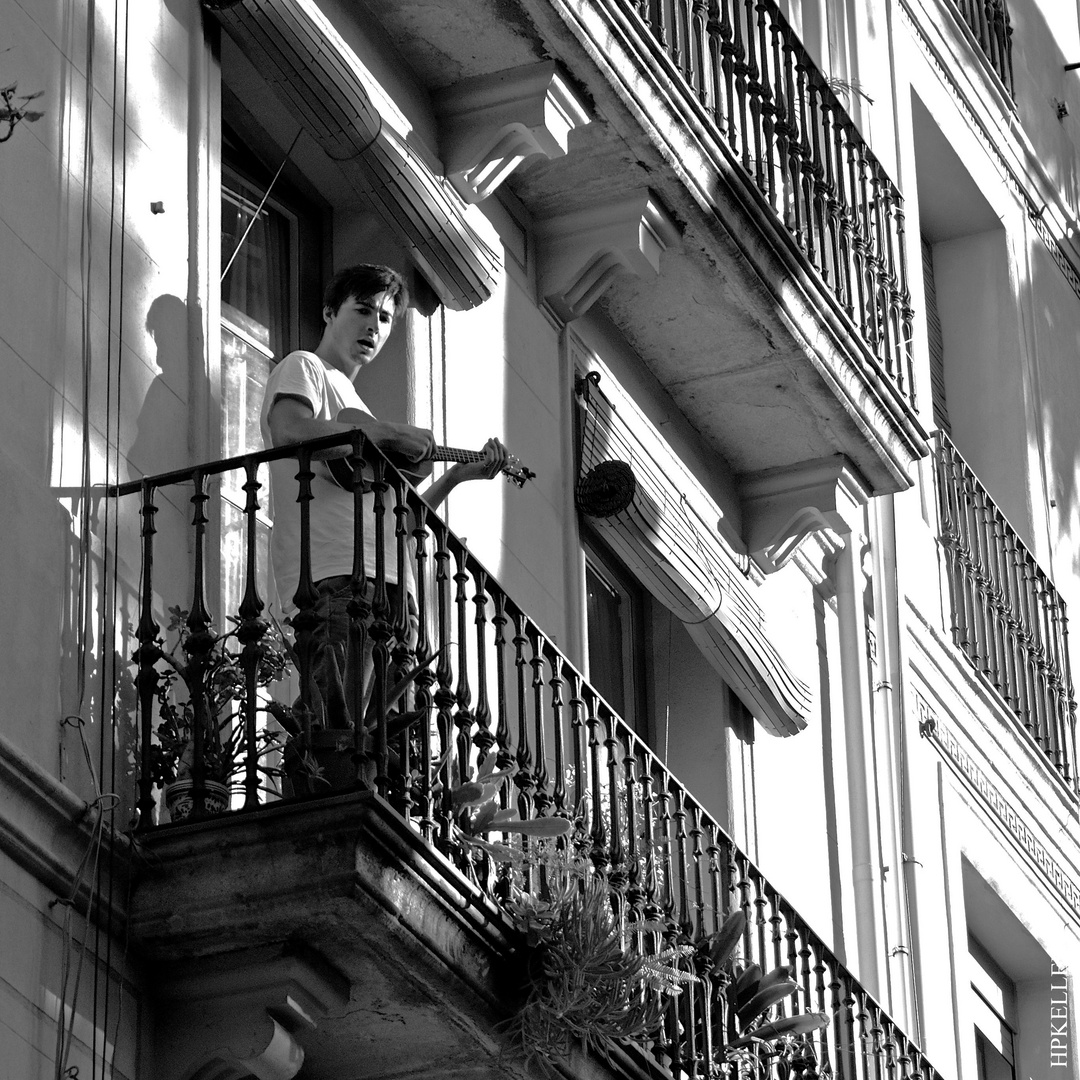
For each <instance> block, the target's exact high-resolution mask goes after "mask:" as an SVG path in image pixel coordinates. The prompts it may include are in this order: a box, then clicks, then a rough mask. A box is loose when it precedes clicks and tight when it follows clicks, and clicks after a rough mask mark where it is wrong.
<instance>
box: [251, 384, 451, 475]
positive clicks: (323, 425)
mask: <svg viewBox="0 0 1080 1080" xmlns="http://www.w3.org/2000/svg"><path fill="white" fill-rule="evenodd" d="M267 426H268V427H269V428H270V438H271V439H272V440H273V443H274V445H275V446H287V445H288V444H289V443H296V442H304V441H305V440H306V439H317V438H319V437H321V436H324V435H336V434H338V433H340V432H348V431H354V430H355V429H356V428H359V429H360V430H361V431H362V432H363V433H364V435H365V437H366V438H368V439H370V440H371V441H372V442H373V443H374V444H375V445H376V446H377V447H379V449H380V450H382V451H384V452H386V453H391V454H396V455H398V456H399V457H401V458H403V459H404V460H405V461H413V462H419V461H423V460H425V459H426V458H430V457H431V454H432V451H433V450H434V448H435V438H434V436H433V435H432V434H431V432H430V431H428V429H427V428H419V427H414V426H413V425H412V424H394V423H390V422H388V421H385V420H376V419H375V417H373V416H371V415H370V414H369V413H366V412H363V411H362V410H360V409H342V410H341V412H340V413H339V414H338V419H336V420H317V419H316V418H315V415H314V412H313V411H312V408H311V406H310V405H309V404H308V403H307V402H306V401H301V400H300V399H299V398H293V397H279V398H278V399H277V400H276V401H275V402H274V404H273V405H272V406H271V407H270V413H269V415H268V416H267ZM348 452H349V448H348V446H341V447H332V448H331V449H329V450H327V451H324V452H322V453H320V454H319V456H320V457H344V456H345V455H346V454H347V453H348Z"/></svg>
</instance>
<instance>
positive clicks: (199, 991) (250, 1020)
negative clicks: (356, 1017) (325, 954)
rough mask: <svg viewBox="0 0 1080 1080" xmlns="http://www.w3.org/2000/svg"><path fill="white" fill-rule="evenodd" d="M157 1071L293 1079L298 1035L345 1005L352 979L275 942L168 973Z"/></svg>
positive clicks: (188, 1079) (193, 1076)
mask: <svg viewBox="0 0 1080 1080" xmlns="http://www.w3.org/2000/svg"><path fill="white" fill-rule="evenodd" d="M163 975H164V978H163V981H162V983H161V984H160V988H159V990H158V991H157V996H158V997H159V998H160V999H161V1000H162V1004H163V1006H164V1008H163V1009H162V1015H163V1016H165V1015H167V1016H168V1020H167V1022H164V1023H162V1024H161V1025H160V1026H159V1029H158V1030H159V1032H160V1034H159V1037H158V1042H157V1045H156V1046H155V1058H156V1066H157V1068H156V1071H155V1075H156V1076H159V1077H163V1078H165V1080H247V1078H248V1077H252V1076H254V1077H257V1078H258V1080H292V1078H293V1077H294V1076H296V1074H297V1073H298V1072H299V1071H300V1068H301V1066H302V1065H303V1064H304V1050H303V1047H302V1046H301V1045H300V1042H299V1041H298V1039H297V1035H298V1034H299V1033H300V1032H302V1031H303V1030H305V1029H307V1030H312V1029H314V1028H315V1026H316V1024H317V1022H318V1021H319V1020H320V1019H321V1018H322V1017H323V1016H325V1015H326V1014H327V1013H328V1012H329V1011H331V1010H332V1009H341V1008H344V1006H345V1005H346V1004H348V1000H349V986H348V982H347V980H346V979H345V978H344V977H343V976H342V975H340V974H339V973H338V972H336V971H334V970H333V969H332V968H330V966H329V965H328V964H327V963H326V962H325V961H324V960H322V958H321V957H319V956H316V955H314V954H312V955H304V954H300V953H297V952H295V951H294V952H292V953H282V952H281V951H280V950H274V949H257V950H251V951H248V952H243V953H229V954H227V955H225V956H224V957H219V958H215V959H214V960H211V961H204V962H196V963H194V964H192V965H190V966H185V967H184V968H183V969H178V970H175V971H166V972H163Z"/></svg>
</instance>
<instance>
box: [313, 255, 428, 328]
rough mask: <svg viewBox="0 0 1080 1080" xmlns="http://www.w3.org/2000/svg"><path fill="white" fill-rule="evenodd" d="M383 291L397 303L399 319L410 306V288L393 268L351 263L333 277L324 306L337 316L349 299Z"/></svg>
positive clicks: (396, 314) (395, 309)
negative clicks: (353, 264)
mask: <svg viewBox="0 0 1080 1080" xmlns="http://www.w3.org/2000/svg"><path fill="white" fill-rule="evenodd" d="M381 292H384V293H386V294H387V297H388V298H389V299H390V301H391V302H392V303H393V305H394V317H395V318H396V317H397V316H398V315H400V314H401V312H402V311H404V310H405V308H407V307H408V306H409V288H408V286H407V285H406V284H405V279H404V278H403V277H402V276H401V275H400V274H399V273H398V272H397V271H396V270H395V269H393V267H390V266H379V265H377V264H375V263H361V264H360V265H359V266H347V267H345V269H344V270H339V271H338V272H337V273H336V274H335V275H334V276H333V277H332V278H331V279H330V284H329V285H327V286H326V292H325V293H324V294H323V308H324V309H325V308H329V309H330V310H331V311H332V312H333V313H334V314H335V315H336V314H337V312H338V309H339V308H340V307H341V305H342V304H344V303H345V302H346V301H347V300H349V299H353V300H367V299H368V298H369V297H371V296H375V295H377V294H378V293H381Z"/></svg>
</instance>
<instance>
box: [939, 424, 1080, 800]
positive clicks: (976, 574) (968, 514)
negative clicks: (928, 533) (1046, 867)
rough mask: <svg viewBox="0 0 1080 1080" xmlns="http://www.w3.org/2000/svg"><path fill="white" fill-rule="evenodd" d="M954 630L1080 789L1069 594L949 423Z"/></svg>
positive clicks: (947, 503) (946, 464)
mask: <svg viewBox="0 0 1080 1080" xmlns="http://www.w3.org/2000/svg"><path fill="white" fill-rule="evenodd" d="M934 461H935V466H936V476H937V491H938V511H939V520H940V530H941V531H940V537H941V543H942V547H943V549H944V552H945V565H946V569H947V573H948V580H949V597H950V600H951V609H950V610H951V614H952V627H951V629H952V636H953V641H954V642H955V643H956V645H957V647H958V648H960V650H961V651H962V652H963V653H964V655H965V656H966V657H967V659H968V660H969V661H970V662H971V664H972V666H973V667H974V668H975V670H976V671H978V672H979V674H980V675H981V676H982V677H983V679H985V680H986V682H987V683H988V684H989V685H990V686H992V687H993V688H994V689H995V690H996V691H997V692H998V694H1000V696H1001V698H1002V700H1003V701H1004V702H1005V703H1006V705H1007V706H1008V707H1009V709H1010V710H1011V711H1012V713H1013V715H1014V716H1015V717H1016V719H1017V721H1018V723H1019V726H1020V727H1021V728H1022V729H1023V731H1024V732H1026V733H1027V735H1028V736H1029V737H1030V738H1031V739H1032V740H1034V742H1035V744H1036V745H1037V746H1038V747H1039V749H1040V750H1041V751H1042V753H1043V755H1044V756H1045V757H1046V759H1047V761H1048V762H1049V763H1050V765H1051V766H1052V767H1053V769H1054V771H1055V772H1056V773H1057V775H1058V776H1059V777H1060V778H1061V781H1062V783H1063V784H1064V785H1065V786H1066V788H1067V789H1068V790H1069V792H1070V793H1071V794H1073V795H1074V796H1075V795H1076V794H1077V776H1076V702H1075V700H1074V698H1073V685H1072V674H1071V672H1070V668H1069V638H1068V619H1067V618H1066V615H1065V602H1064V600H1062V598H1061V596H1060V594H1059V593H1058V591H1057V589H1056V588H1055V586H1054V583H1053V582H1052V581H1051V580H1050V578H1049V577H1048V576H1047V574H1046V573H1045V572H1044V571H1043V570H1042V568H1041V567H1040V566H1039V564H1038V562H1036V560H1035V557H1034V556H1033V555H1032V554H1031V552H1030V551H1029V550H1028V549H1027V547H1026V546H1025V544H1024V542H1023V541H1022V540H1021V539H1020V537H1019V536H1017V534H1016V531H1015V530H1014V529H1013V527H1012V526H1011V525H1010V524H1009V522H1008V521H1007V520H1006V518H1005V515H1004V514H1002V512H1001V511H1000V510H999V509H998V507H997V506H996V504H995V503H994V500H993V499H992V498H991V497H990V495H989V494H988V492H987V491H986V489H985V488H984V487H983V486H982V484H981V483H979V479H978V477H977V476H976V475H975V473H974V472H973V471H972V470H971V468H970V466H968V464H967V462H965V461H964V459H963V457H961V455H960V452H959V451H958V450H957V449H956V447H955V446H953V444H952V442H951V441H950V439H949V438H948V436H947V435H945V433H944V432H941V431H939V432H938V433H937V436H936V446H935V458H934Z"/></svg>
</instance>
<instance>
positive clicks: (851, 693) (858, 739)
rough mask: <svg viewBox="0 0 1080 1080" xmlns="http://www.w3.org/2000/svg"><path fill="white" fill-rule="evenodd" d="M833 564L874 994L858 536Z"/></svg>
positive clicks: (860, 915)
mask: <svg viewBox="0 0 1080 1080" xmlns="http://www.w3.org/2000/svg"><path fill="white" fill-rule="evenodd" d="M843 539H844V547H843V550H842V551H841V552H840V553H839V555H838V556H837V560H836V609H837V621H838V623H839V631H840V680H841V684H842V689H843V703H844V745H845V751H846V756H847V779H848V806H849V808H850V815H851V848H852V878H853V884H854V890H855V935H856V944H857V952H858V958H859V978H860V979H861V980H862V981H863V982H864V983H865V984H866V986H867V988H868V989H869V990H870V992H871V993H872V994H874V995H875V996H876V995H878V993H879V990H880V986H881V980H880V973H879V967H878V955H879V950H878V941H879V927H880V921H879V917H878V906H879V905H878V890H879V886H880V875H879V869H878V860H877V858H876V856H875V853H874V845H873V840H872V836H871V830H870V822H871V821H872V820H874V816H875V814H876V808H875V806H874V804H873V802H872V800H871V790H870V780H871V778H872V776H873V770H872V767H871V756H870V746H869V739H868V735H869V730H870V718H869V714H868V705H869V687H868V685H867V684H868V680H867V672H866V623H865V607H864V604H863V595H862V587H861V583H862V566H861V551H860V543H859V534H858V532H857V531H855V530H852V531H851V532H848V533H845V534H844V536H843Z"/></svg>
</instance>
